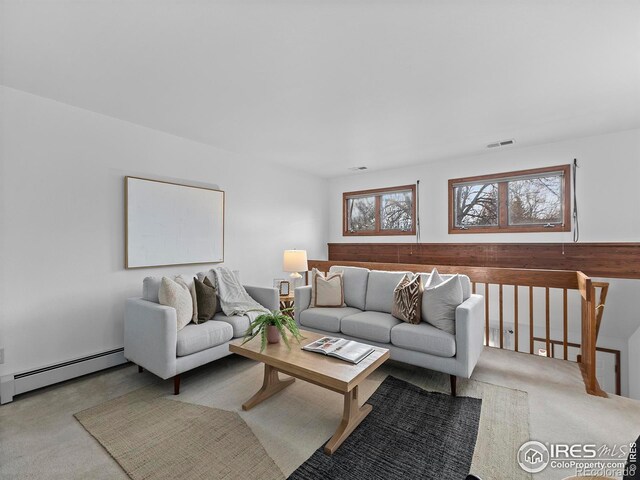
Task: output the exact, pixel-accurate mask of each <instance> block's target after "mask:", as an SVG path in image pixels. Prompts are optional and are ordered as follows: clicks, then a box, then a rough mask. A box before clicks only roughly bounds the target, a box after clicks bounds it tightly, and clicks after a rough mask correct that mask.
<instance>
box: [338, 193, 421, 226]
mask: <svg viewBox="0 0 640 480" xmlns="http://www.w3.org/2000/svg"><path fill="white" fill-rule="evenodd" d="M406 191H411V199H412V202H411V229H410V230H383V229H382V228H381V227H382V221H381V218H380V207H381V197H382V195H384V194H385V193H398V192H406ZM367 196H369V197H375V228H374V229H373V230H361V231H359V232H350V231H349V228H348V227H349V222H348V220H349V219H348V218H347V203H348V200H349V198H353V197H367ZM415 234H416V185H415V184H411V185H400V186H397V187H385V188H373V189H369V190H357V191H353V192H343V194H342V235H343V236H344V237H374V236H387V235H389V236H391V235H415Z"/></svg>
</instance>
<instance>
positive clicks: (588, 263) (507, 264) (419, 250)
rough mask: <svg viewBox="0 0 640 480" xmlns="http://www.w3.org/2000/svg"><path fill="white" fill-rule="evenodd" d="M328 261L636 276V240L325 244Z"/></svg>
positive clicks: (639, 270) (639, 264) (639, 271)
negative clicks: (611, 241)
mask: <svg viewBox="0 0 640 480" xmlns="http://www.w3.org/2000/svg"><path fill="white" fill-rule="evenodd" d="M329 260H331V261H352V262H381V263H413V264H425V265H464V266H470V267H500V268H535V269H552V270H574V271H582V272H584V273H585V274H587V275H588V276H590V277H605V278H635V279H640V243H565V244H562V243H420V244H416V243H330V244H329Z"/></svg>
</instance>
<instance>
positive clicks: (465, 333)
mask: <svg viewBox="0 0 640 480" xmlns="http://www.w3.org/2000/svg"><path fill="white" fill-rule="evenodd" d="M483 336H484V297H483V296H482V295H471V297H469V298H468V299H467V300H466V301H464V302H462V303H461V304H460V305H458V308H456V357H458V359H459V361H460V362H461V365H462V368H463V371H464V376H465V377H466V378H469V377H470V376H471V373H472V372H473V369H474V367H475V366H476V363H478V358H480V354H481V353H482V349H483V348H484V339H483Z"/></svg>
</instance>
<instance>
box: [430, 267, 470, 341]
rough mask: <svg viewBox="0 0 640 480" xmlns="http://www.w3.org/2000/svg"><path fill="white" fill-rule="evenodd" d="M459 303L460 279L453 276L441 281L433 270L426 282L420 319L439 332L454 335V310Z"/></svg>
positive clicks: (460, 296) (460, 297) (460, 293)
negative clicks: (442, 331)
mask: <svg viewBox="0 0 640 480" xmlns="http://www.w3.org/2000/svg"><path fill="white" fill-rule="evenodd" d="M432 280H433V282H432ZM438 281H440V283H438ZM461 303H462V283H461V282H460V277H459V276H458V275H454V276H453V277H451V278H448V279H447V280H442V278H441V277H440V275H439V274H438V271H437V270H436V269H434V270H433V272H431V276H430V277H429V280H427V284H426V285H425V289H424V294H423V297H422V319H423V320H425V321H426V322H427V323H430V324H431V325H433V326H434V327H436V328H439V329H440V330H444V331H445V332H448V333H451V334H452V335H455V333H456V308H458V305H460V304H461Z"/></svg>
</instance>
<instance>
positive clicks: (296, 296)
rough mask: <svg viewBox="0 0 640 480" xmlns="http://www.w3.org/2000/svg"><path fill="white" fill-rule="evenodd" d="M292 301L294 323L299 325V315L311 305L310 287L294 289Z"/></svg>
mask: <svg viewBox="0 0 640 480" xmlns="http://www.w3.org/2000/svg"><path fill="white" fill-rule="evenodd" d="M293 300H294V303H293V307H294V309H293V310H294V312H295V319H296V323H297V324H298V325H300V314H301V313H302V312H304V311H305V310H306V309H307V308H309V305H310V304H311V285H305V286H304V287H298V288H296V289H295V290H294V291H293Z"/></svg>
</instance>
